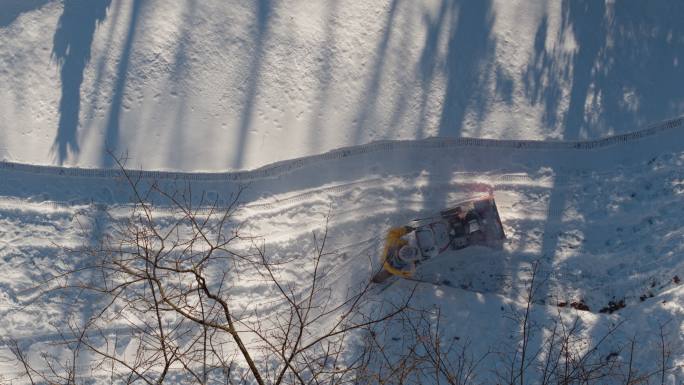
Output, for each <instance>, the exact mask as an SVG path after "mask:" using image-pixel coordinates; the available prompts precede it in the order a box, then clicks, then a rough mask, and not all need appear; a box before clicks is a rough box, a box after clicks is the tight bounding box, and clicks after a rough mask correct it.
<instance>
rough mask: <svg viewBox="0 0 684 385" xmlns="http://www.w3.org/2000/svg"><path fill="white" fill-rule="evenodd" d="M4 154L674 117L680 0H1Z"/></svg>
mask: <svg viewBox="0 0 684 385" xmlns="http://www.w3.org/2000/svg"><path fill="white" fill-rule="evenodd" d="M1 6H2V12H0V14H2V16H0V63H2V64H1V65H0V84H2V85H3V86H2V87H0V159H3V158H4V159H5V160H10V161H16V162H27V163H33V164H64V165H71V166H81V167H97V166H102V165H111V159H110V158H109V156H108V155H107V153H106V151H105V150H106V149H107V148H109V149H112V150H114V151H116V152H127V153H128V155H129V156H130V157H131V165H133V164H135V165H136V166H141V167H142V168H144V169H167V170H186V171H191V170H216V171H223V170H228V169H243V168H254V167H258V166H262V165H265V164H269V163H272V162H274V161H279V160H285V159H290V158H295V157H299V156H304V155H310V154H316V153H321V152H325V151H328V150H331V149H334V148H337V147H341V146H349V145H357V144H363V143H367V142H369V141H373V140H380V139H414V138H425V137H430V136H450V137H460V136H470V137H488V138H521V139H577V138H597V137H602V136H606V135H609V134H615V133H623V132H627V131H631V130H633V129H635V128H636V127H641V126H643V125H645V124H648V123H651V122H654V121H660V120H664V119H669V118H671V117H674V116H679V115H681V114H682V113H684V87H682V82H681V79H683V78H684V69H683V68H684V65H682V63H680V62H681V61H682V60H684V59H683V58H682V53H683V52H684V31H683V30H682V23H681V20H680V17H679V15H681V14H682V13H684V5H682V3H680V2H678V1H662V2H658V3H657V4H648V5H646V4H642V3H640V2H603V1H567V2H553V1H520V0H517V1H510V0H499V1H492V0H484V1H457V0H420V1H406V0H382V1H357V0H345V1H307V0H303V1H275V0H255V1H223V0H222V1H218V0H212V1H199V0H182V1H173V2H169V1H164V0H144V1H143V0H135V1H122V0H91V1H87V2H85V1H77V0H67V1H56V0H4V1H3V2H2V4H1Z"/></svg>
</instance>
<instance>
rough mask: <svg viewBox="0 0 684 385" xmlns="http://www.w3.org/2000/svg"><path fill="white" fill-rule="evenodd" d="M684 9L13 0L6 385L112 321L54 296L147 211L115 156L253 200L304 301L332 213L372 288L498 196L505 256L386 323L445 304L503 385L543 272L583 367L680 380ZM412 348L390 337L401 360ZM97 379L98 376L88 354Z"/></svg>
mask: <svg viewBox="0 0 684 385" xmlns="http://www.w3.org/2000/svg"><path fill="white" fill-rule="evenodd" d="M682 14H684V3H680V2H675V1H671V2H665V1H662V2H654V3H650V4H646V3H639V2H631V1H623V2H610V1H608V2H601V1H580V0H577V1H563V2H544V1H532V2H530V1H524V2H523V1H503V0H501V1H485V0H482V1H480V0H478V1H456V0H442V1H438V0H421V1H407V0H404V1H401V0H393V1H358V0H345V1H283V2H279V1H274V0H254V1H243V2H239V1H233V0H230V1H224V0H208V1H199V0H197V1H195V0H184V1H161V0H149V1H139V0H132V1H123V0H120V1H117V0H89V1H78V0H65V1H56V0H0V160H2V162H1V163H0V271H1V273H0V337H4V338H2V340H1V341H0V383H5V382H6V383H12V384H15V383H24V382H26V381H27V378H25V377H23V378H20V374H21V371H22V368H21V366H20V365H19V364H18V363H17V362H16V360H14V359H13V358H14V356H13V355H12V354H11V352H10V351H9V346H8V338H13V339H15V340H16V341H18V343H19V345H20V346H21V347H22V348H23V349H24V350H25V351H26V352H28V355H29V358H30V360H33V361H32V362H35V363H36V365H39V362H40V353H41V352H42V351H45V350H49V349H52V348H51V347H50V343H51V342H55V341H58V340H60V338H61V336H60V335H59V334H58V333H57V332H56V329H59V328H61V329H64V328H65V327H66V325H67V324H68V322H69V321H74V320H79V319H83V318H86V317H88V316H89V315H90V314H92V308H93V306H94V304H93V303H89V302H88V301H80V300H79V301H74V298H72V297H69V296H68V295H66V296H65V295H63V294H64V293H60V292H49V293H47V294H42V295H40V294H41V292H40V290H39V287H38V286H37V285H38V284H39V283H41V282H44V281H45V280H46V279H48V278H49V277H51V276H52V275H54V274H59V273H60V272H63V271H66V270H68V269H73V268H78V267H79V266H81V265H82V264H83V263H84V260H83V257H82V256H81V257H79V256H78V255H75V254H74V253H68V252H66V251H65V250H66V249H65V248H77V247H79V246H80V245H83V244H88V243H92V242H96V240H97V239H98V238H99V237H100V236H101V235H102V234H103V233H105V232H107V229H109V228H110V226H111V225H112V224H111V223H110V221H114V222H116V221H117V220H118V219H121V218H125V217H126V216H127V215H128V213H129V212H130V209H131V204H130V203H131V199H132V193H131V190H130V188H129V186H128V185H127V184H126V182H125V181H124V180H122V178H121V176H120V174H118V173H117V172H113V171H112V170H111V168H113V167H115V162H114V160H113V158H112V156H111V155H110V153H109V152H108V151H107V150H110V151H111V152H112V153H114V154H117V155H118V154H124V155H125V158H126V166H127V167H128V168H130V169H132V170H138V171H134V172H133V173H134V175H136V176H140V177H141V181H142V183H153V182H155V181H156V182H158V183H159V184H160V185H161V186H162V187H163V188H166V189H168V190H173V189H176V188H180V189H182V188H186V187H188V186H190V187H191V188H192V190H193V191H195V192H203V193H204V194H206V196H207V197H208V198H209V199H211V200H217V201H220V202H225V201H227V200H228V199H229V196H230V194H231V193H234V192H236V191H237V190H238V189H239V188H240V187H241V186H246V189H245V190H244V192H243V193H242V195H241V198H240V201H241V203H242V204H243V206H242V207H241V208H240V210H238V212H237V213H236V216H235V217H234V218H233V220H234V221H236V223H237V222H243V227H242V230H243V231H244V232H246V233H248V234H250V235H255V236H263V237H264V240H265V242H266V244H267V246H268V249H269V250H271V251H272V252H273V253H274V254H275V255H277V256H279V257H282V258H285V259H288V258H294V259H293V264H292V266H291V267H290V268H288V269H287V270H286V271H285V272H284V279H285V280H286V281H287V282H291V283H293V284H295V283H298V282H306V280H307V277H308V275H307V274H308V272H309V268H310V266H308V265H307V264H308V263H309V262H308V261H309V260H307V259H303V258H302V259H298V258H296V257H297V256H301V255H305V254H306V253H308V252H310V250H311V249H312V247H313V246H312V236H311V234H312V232H320V231H322V229H323V227H324V226H325V223H326V218H327V216H328V215H329V216H330V217H329V223H328V234H329V242H328V243H327V248H328V249H329V250H330V251H334V252H335V255H336V257H335V258H332V259H326V260H324V263H323V266H322V271H324V272H325V278H326V279H325V281H326V284H327V285H329V286H330V287H331V288H334V289H335V290H337V291H338V292H344V291H345V290H347V289H348V288H352V287H356V286H358V285H362V284H363V283H364V282H367V281H368V279H369V277H370V276H371V275H372V274H373V272H374V270H375V269H377V267H378V263H379V261H378V259H377V258H378V255H379V254H380V252H381V250H382V246H383V239H384V234H385V232H386V231H387V229H389V228H390V227H391V226H394V225H399V224H404V223H406V222H408V221H409V220H411V219H413V218H416V217H420V216H423V215H426V214H429V213H434V212H436V211H438V210H440V209H442V208H444V207H446V206H448V205H449V204H453V203H456V202H459V201H461V200H463V199H467V198H468V197H469V196H471V195H472V194H473V193H474V192H478V191H481V190H482V188H483V186H488V187H491V188H492V189H493V192H494V196H495V198H496V202H497V205H498V209H499V213H500V216H501V219H502V223H503V225H504V229H505V232H506V235H507V238H508V239H507V241H506V243H505V244H504V247H503V249H502V250H490V249H488V248H483V247H473V248H468V249H465V250H460V251H457V252H456V251H451V252H448V253H447V254H445V255H442V256H440V257H439V258H438V259H435V260H433V261H430V262H428V263H427V264H425V265H424V266H423V267H422V268H421V269H420V271H419V272H418V278H419V279H420V280H422V281H423V282H415V281H397V282H395V283H393V284H392V285H391V286H389V287H387V288H386V289H385V290H382V291H381V290H376V291H374V292H373V293H372V295H373V297H372V300H373V303H376V304H383V303H389V302H392V301H400V300H401V299H402V298H405V296H407V295H408V294H409V293H413V297H412V299H411V301H412V302H411V303H412V305H413V306H415V307H425V308H433V309H434V308H439V309H440V312H441V317H443V321H442V324H443V326H442V331H443V333H444V336H443V337H444V338H445V339H449V338H456V337H457V338H458V340H459V341H462V343H464V344H465V343H466V341H467V342H468V349H469V352H470V353H472V356H473V357H481V356H484V359H483V360H482V361H481V362H479V364H478V367H477V370H476V371H475V372H476V377H475V378H474V380H473V382H472V383H483V384H490V383H496V381H497V380H500V378H498V377H497V373H500V372H502V371H505V369H506V368H505V367H502V365H503V364H502V360H501V356H500V355H497V354H493V352H499V353H500V352H502V351H510V350H511V349H514V347H515V346H516V344H517V338H518V337H519V333H518V331H519V325H518V324H516V322H514V321H513V320H512V319H511V318H512V314H521V312H524V311H525V309H526V305H527V304H526V301H525V294H526V291H527V289H528V287H529V284H530V272H531V269H532V266H533V265H535V264H538V271H537V274H538V276H537V278H538V281H537V282H538V285H537V286H535V290H536V291H535V297H534V301H533V303H532V307H531V313H530V314H531V315H530V319H531V320H532V321H533V323H534V324H535V325H537V326H540V327H541V326H548V325H549V322H551V321H552V320H554V319H557V317H563V319H565V320H567V321H568V322H569V323H571V322H573V320H577V322H578V324H579V329H580V331H581V332H580V334H581V335H582V336H584V337H585V341H589V345H588V347H587V349H589V348H590V347H591V346H593V344H597V343H599V341H600V346H599V348H598V349H597V351H596V352H595V353H594V355H595V356H596V357H598V358H599V361H600V360H603V361H604V362H608V361H610V362H619V363H621V364H623V366H624V365H626V364H627V361H628V355H629V353H630V352H629V344H630V343H631V341H635V346H636V347H635V348H634V350H633V352H634V357H633V358H634V366H635V370H636V371H638V372H639V373H641V374H649V373H652V374H653V376H651V377H649V381H650V382H649V383H658V384H660V383H664V384H673V385H674V384H677V385H678V384H684V284H682V283H681V282H682V279H684V219H682V218H684V121H683V120H682V119H683V118H681V117H680V116H681V115H682V114H684V81H682V79H684V70H683V69H682V68H684V67H682V65H683V63H680V60H684V27H683V26H684V24H682V23H681V15H682ZM668 119H669V120H668ZM635 131H637V132H640V134H638V135H623V134H627V133H630V132H635ZM458 138H486V139H489V140H486V141H472V140H465V139H458ZM603 138H609V139H606V140H602V139H603ZM158 210H159V215H160V217H162V218H163V217H164V216H165V215H166V216H172V214H171V213H170V212H167V211H166V210H168V207H164V206H160V207H158ZM105 212H106V213H107V215H105ZM244 247H248V246H246V245H245V246H244ZM236 282H238V283H237V284H236V285H235V286H234V287H233V288H232V289H231V290H234V291H233V292H232V295H233V296H235V298H237V299H236V300H235V301H236V305H237V306H238V307H239V311H240V312H242V314H250V312H252V311H254V310H255V309H262V310H263V308H264V307H266V308H268V303H269V301H271V300H272V296H273V288H272V287H269V286H268V285H267V284H266V283H264V282H263V281H262V280H259V279H256V278H255V277H245V276H242V277H240V278H239V280H238V281H236ZM414 291H415V292H414ZM572 303H575V304H576V303H581V304H582V305H583V306H582V307H583V309H582V310H578V309H575V308H574V307H573V306H570V304H572ZM611 303H612V304H618V303H619V304H621V305H620V306H618V307H619V309H615V306H613V308H612V309H611V310H610V311H606V309H608V308H611V306H610V305H611ZM622 305H624V307H623V306H622ZM369 306H372V304H371V305H369ZM575 307H576V306H575ZM444 325H448V326H444ZM395 326H396V325H395ZM613 327H617V329H615V331H614V332H611V333H610V335H609V336H608V338H606V339H605V340H603V339H602V338H603V337H604V336H605V335H606V333H607V331H609V330H611V328H613ZM126 331H127V329H126V327H124V326H122V325H117V324H114V325H111V328H110V329H108V332H117V333H122V335H125V334H126ZM546 331H547V332H548V328H547V329H546ZM398 333H400V332H399V329H395V328H394V326H392V325H390V326H388V328H387V329H386V330H385V334H384V335H383V336H382V337H381V338H384V339H385V340H384V341H385V343H386V344H387V346H388V351H395V352H397V351H401V349H402V346H404V345H402V344H404V343H405V342H406V341H403V340H402V338H401V335H400V334H398ZM122 341H123V342H121V344H122V346H120V347H117V348H116V349H121V350H122V351H126V349H127V348H128V347H127V346H125V345H126V340H125V339H124V340H122ZM530 343H531V345H532V347H533V348H536V349H541V348H544V345H543V343H542V340H541V339H540V338H539V336H537V337H535V338H533V339H532V340H531V342H530ZM663 351H667V353H668V354H667V358H666V359H665V360H664V361H665V364H666V366H667V368H666V370H663V368H662V363H663V359H662V354H663ZM486 353H490V354H487V355H485V354H486ZM78 367H79V370H81V371H82V372H83V373H85V375H86V376H87V375H93V376H95V377H97V375H98V374H101V373H97V370H95V371H92V368H91V367H90V366H89V361H88V356H87V355H85V356H81V357H79V366H78ZM532 371H533V370H532V369H530V372H532ZM97 378H99V379H100V381H101V382H102V383H107V382H108V380H107V379H102V377H97ZM530 378H531V379H528V381H529V383H535V380H536V379H535V378H534V376H531V377H530ZM616 378H617V377H616ZM593 383H603V382H601V381H600V380H599V381H597V382H593ZM610 383H626V380H625V379H623V381H622V382H620V381H619V380H617V379H615V378H613V379H611V382H610ZM643 383H646V382H643Z"/></svg>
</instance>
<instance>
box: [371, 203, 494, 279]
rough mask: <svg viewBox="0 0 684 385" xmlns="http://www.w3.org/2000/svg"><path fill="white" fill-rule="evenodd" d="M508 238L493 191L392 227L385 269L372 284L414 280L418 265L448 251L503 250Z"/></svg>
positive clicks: (374, 277)
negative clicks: (481, 247)
mask: <svg viewBox="0 0 684 385" xmlns="http://www.w3.org/2000/svg"><path fill="white" fill-rule="evenodd" d="M505 239H506V235H505V234H504V230H503V226H502V224H501V219H500V218H499V211H498V210H497V208H496V203H495V202H494V196H493V194H492V192H491V190H490V191H489V192H488V193H487V194H486V195H483V196H479V197H477V198H473V199H470V200H467V201H464V202H461V203H458V204H456V205H454V206H452V207H450V208H448V209H446V210H443V211H441V212H439V214H437V215H434V216H430V217H427V218H421V219H415V220H413V221H411V222H410V223H409V224H407V225H405V226H401V227H393V228H391V229H390V230H389V231H388V232H387V237H386V239H385V247H384V249H383V254H382V259H381V260H382V269H381V270H380V271H379V272H378V273H376V274H375V275H374V276H373V282H375V283H382V282H384V281H386V280H387V279H388V278H390V277H392V276H399V277H404V278H411V277H412V276H413V274H414V273H415V271H416V266H417V265H419V264H420V263H421V262H423V261H426V260H428V259H431V258H434V257H436V256H438V255H440V254H442V253H444V252H446V251H447V250H459V249H463V248H466V247H469V246H473V245H481V246H488V247H492V248H500V247H501V246H502V244H503V241H504V240H505Z"/></svg>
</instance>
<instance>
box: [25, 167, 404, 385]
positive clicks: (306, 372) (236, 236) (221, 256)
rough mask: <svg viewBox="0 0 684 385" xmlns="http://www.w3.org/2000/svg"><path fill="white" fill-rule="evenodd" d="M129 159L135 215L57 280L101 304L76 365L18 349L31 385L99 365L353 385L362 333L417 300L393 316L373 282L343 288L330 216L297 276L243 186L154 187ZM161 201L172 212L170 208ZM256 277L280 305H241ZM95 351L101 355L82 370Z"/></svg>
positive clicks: (74, 349)
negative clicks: (304, 272)
mask: <svg viewBox="0 0 684 385" xmlns="http://www.w3.org/2000/svg"><path fill="white" fill-rule="evenodd" d="M119 166H120V170H121V171H122V173H123V175H124V178H125V180H126V181H127V183H128V184H129V186H130V188H131V191H132V194H133V196H134V198H133V207H132V210H131V213H130V215H129V216H128V217H127V218H126V219H125V220H118V221H115V222H114V223H113V225H112V226H111V227H110V228H109V229H108V230H107V231H106V232H105V233H104V234H103V237H102V239H101V240H100V242H98V244H97V245H96V246H93V245H90V246H88V247H86V248H84V249H82V250H76V252H79V253H83V252H86V253H88V254H89V256H90V258H92V261H91V263H89V264H88V266H87V267H86V268H79V269H75V270H73V271H69V272H68V273H67V274H63V275H60V276H59V277H55V279H54V280H53V282H52V284H55V283H58V289H60V290H63V289H69V290H73V289H76V290H78V291H80V292H87V293H91V295H94V296H93V297H92V298H93V301H94V302H93V303H91V304H90V305H92V306H96V307H97V310H96V311H95V312H94V313H93V315H92V316H90V317H89V318H88V319H85V320H80V321H81V323H80V325H79V324H77V323H73V324H70V330H69V331H70V334H71V339H70V340H69V341H66V340H65V341H62V342H63V344H62V347H63V348H64V349H66V350H67V351H69V352H70V354H71V358H69V359H67V360H66V361H65V360H64V359H63V356H62V357H61V359H62V361H59V360H57V359H56V358H55V359H54V360H53V359H51V358H50V357H47V356H44V357H43V358H44V359H43V360H42V362H41V368H40V369H39V368H37V367H36V366H35V365H34V364H32V362H34V361H32V360H30V359H29V358H28V357H27V355H26V353H25V352H24V351H23V350H22V349H21V347H20V346H19V344H18V343H16V342H15V343H14V345H12V352H13V353H14V355H15V357H16V359H17V360H18V362H20V363H21V365H22V366H23V371H24V374H25V379H26V380H28V381H29V382H31V383H34V381H35V382H47V383H60V384H73V383H76V382H77V380H76V377H77V375H78V374H79V370H80V372H83V371H86V370H88V369H89V370H90V371H91V374H92V375H96V376H100V377H102V376H106V377H107V378H108V380H106V381H109V382H120V383H130V382H135V383H148V384H152V383H162V382H165V381H174V382H183V383H187V382H192V383H199V384H206V383H226V384H234V383H256V384H260V385H261V384H267V383H268V384H319V383H326V384H345V383H350V382H353V381H356V378H357V372H358V371H359V370H361V368H362V366H363V365H365V363H366V362H367V357H366V354H367V353H368V352H367V351H365V350H363V349H353V348H350V346H351V345H353V344H351V342H350V339H352V338H353V337H354V334H355V333H357V332H361V331H362V330H365V329H367V328H369V327H372V326H373V325H376V324H379V323H383V322H385V321H387V320H390V319H392V318H393V317H395V316H397V315H399V314H401V313H402V312H403V311H404V310H405V309H406V306H407V304H408V301H409V300H410V297H409V298H407V299H406V300H405V301H403V302H401V303H398V304H396V305H390V306H385V307H384V309H383V310H381V311H377V309H372V308H369V307H368V306H366V305H367V304H366V298H367V297H368V295H369V293H370V288H371V286H370V285H371V283H370V281H369V282H368V284H366V285H361V286H359V287H352V288H344V289H343V290H341V291H340V288H335V287H331V286H329V285H328V284H327V282H326V280H324V279H323V276H324V275H325V270H326V268H324V265H325V266H330V265H331V264H332V263H331V261H330V260H333V261H334V258H335V257H336V256H335V255H334V254H332V253H329V252H327V250H326V242H327V239H328V226H327V222H326V224H325V225H324V229H323V230H322V232H320V233H314V234H313V235H312V237H313V244H314V250H313V252H312V253H311V257H309V259H310V263H309V264H307V266H311V269H310V271H309V279H308V280H307V282H293V281H292V280H291V279H290V280H288V279H287V276H286V275H285V274H283V272H284V271H285V269H286V268H287V267H288V263H289V262H291V261H288V260H282V259H279V258H276V257H274V256H273V255H271V254H269V252H268V250H267V246H266V242H265V241H264V240H263V239H261V238H255V237H249V236H244V235H243V234H242V233H241V230H240V224H239V223H235V222H234V221H233V217H234V214H235V212H236V210H237V209H238V207H239V200H238V199H239V196H240V193H241V191H239V192H238V193H237V194H235V195H234V196H233V197H232V199H231V200H230V201H229V202H228V203H227V204H225V205H221V204H220V203H219V201H218V200H215V201H213V202H207V201H206V199H205V197H203V196H201V197H199V198H197V197H193V196H192V191H191V190H190V188H189V187H187V188H184V189H182V190H175V191H170V192H169V191H166V190H165V189H163V188H160V187H159V186H158V185H157V184H156V183H152V184H149V185H146V184H144V183H143V182H142V181H141V180H136V179H134V178H132V177H131V175H130V174H129V173H128V172H127V171H126V170H125V169H124V167H123V165H122V164H121V163H120V164H119ZM153 197H154V199H155V200H163V201H165V202H166V203H167V204H170V206H171V207H172V208H173V212H172V214H171V215H160V213H159V211H158V208H157V206H155V205H154V204H153V203H152V199H153ZM238 245H241V246H238ZM302 258H303V257H302ZM245 277H252V279H253V277H260V278H258V282H257V283H258V284H259V285H260V287H262V288H266V289H264V290H270V291H271V292H270V294H271V295H269V297H270V298H271V302H270V303H268V304H257V303H247V304H245V301H244V300H243V301H240V295H241V292H240V291H239V290H238V289H240V288H241V286H242V285H243V284H244V283H245V282H241V280H242V279H244V278H245ZM243 294H244V293H243ZM273 298H275V299H273ZM84 351H87V352H88V354H89V355H90V356H91V359H90V360H89V363H88V364H87V366H88V367H87V368H81V369H79V367H78V364H77V362H78V356H79V354H81V352H84ZM58 361H59V362H65V363H66V364H67V365H60V366H59V367H57V366H55V365H54V362H58ZM46 366H47V370H46V369H45V367H46Z"/></svg>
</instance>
